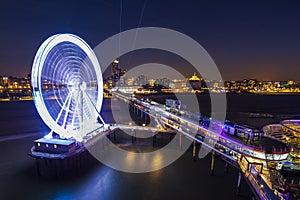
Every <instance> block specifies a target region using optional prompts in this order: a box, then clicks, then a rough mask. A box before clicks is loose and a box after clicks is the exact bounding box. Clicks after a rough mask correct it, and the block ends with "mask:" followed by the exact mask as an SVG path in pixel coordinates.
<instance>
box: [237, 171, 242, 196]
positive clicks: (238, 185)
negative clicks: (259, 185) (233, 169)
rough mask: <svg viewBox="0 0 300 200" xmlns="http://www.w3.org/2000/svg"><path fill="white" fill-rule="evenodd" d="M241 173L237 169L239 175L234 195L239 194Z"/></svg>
mask: <svg viewBox="0 0 300 200" xmlns="http://www.w3.org/2000/svg"><path fill="white" fill-rule="evenodd" d="M241 183H242V173H241V171H239V177H238V182H237V186H236V195H240V192H241V186H242V184H241Z"/></svg>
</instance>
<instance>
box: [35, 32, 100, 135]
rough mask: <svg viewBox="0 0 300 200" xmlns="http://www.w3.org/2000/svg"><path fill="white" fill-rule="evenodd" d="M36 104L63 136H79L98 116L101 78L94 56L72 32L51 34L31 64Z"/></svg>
mask: <svg viewBox="0 0 300 200" xmlns="http://www.w3.org/2000/svg"><path fill="white" fill-rule="evenodd" d="M31 76H32V77H31V79H32V87H33V97H34V100H35V105H36V108H37V110H38V113H39V115H40V116H41V118H42V119H43V121H44V122H45V123H46V124H47V125H48V127H49V128H50V129H51V132H50V133H53V132H54V133H56V134H58V135H59V136H60V137H63V138H71V137H73V138H76V139H82V137H83V136H84V135H85V134H86V133H87V132H88V130H90V129H91V128H92V127H93V126H96V124H97V121H98V119H100V120H101V121H102V123H103V124H104V121H103V119H102V117H101V116H100V109H101V106H102V100H103V80H102V73H101V69H100V65H99V63H98V60H97V57H96V55H95V54H94V52H93V50H92V49H91V48H90V47H89V45H88V44H87V43H86V42H85V41H83V40H82V39H81V38H79V37H78V36H76V35H73V34H57V35H54V36H51V37H50V38H48V39H47V40H46V41H44V42H43V44H42V45H41V46H40V48H39V49H38V51H37V54H36V56H35V59H34V62H33V66H32V75H31Z"/></svg>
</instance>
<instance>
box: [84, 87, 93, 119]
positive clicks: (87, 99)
mask: <svg viewBox="0 0 300 200" xmlns="http://www.w3.org/2000/svg"><path fill="white" fill-rule="evenodd" d="M83 95H84V99H85V102H86V105H87V108H88V110H89V113H91V115H92V116H94V114H93V113H95V110H94V107H93V105H92V104H91V102H90V99H89V97H88V96H87V93H86V92H83Z"/></svg>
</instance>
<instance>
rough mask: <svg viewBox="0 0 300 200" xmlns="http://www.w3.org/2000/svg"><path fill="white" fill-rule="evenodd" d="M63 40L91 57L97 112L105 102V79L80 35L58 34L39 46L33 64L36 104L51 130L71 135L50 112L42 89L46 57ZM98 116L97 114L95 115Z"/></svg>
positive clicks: (95, 58) (91, 51) (33, 85)
mask: <svg viewBox="0 0 300 200" xmlns="http://www.w3.org/2000/svg"><path fill="white" fill-rule="evenodd" d="M63 42H70V43H72V44H74V45H76V46H78V47H79V48H80V50H82V51H83V52H84V53H85V54H86V56H87V57H88V58H89V59H90V61H91V63H92V68H93V70H94V71H95V73H96V74H95V77H96V81H97V88H98V90H97V93H98V94H97V95H96V96H97V98H96V103H95V108H96V109H97V113H100V109H101V106H102V102H103V96H102V91H101V90H102V89H103V79H102V73H101V68H100V64H99V62H98V60H97V57H96V55H95V54H94V52H93V50H92V49H91V47H90V46H89V45H88V44H87V43H86V42H85V41H84V40H83V39H81V38H80V37H78V36H76V35H74V34H69V33H65V34H56V35H53V36H51V37H49V38H48V39H46V40H45V41H44V42H43V43H42V45H41V46H40V47H39V49H38V51H37V53H36V56H35V58H34V62H33V66H32V88H33V96H34V101H35V105H36V108H37V111H38V113H39V115H40V116H41V118H42V120H43V121H44V122H45V124H46V125H47V126H48V127H49V128H50V129H51V131H53V132H56V133H57V134H59V135H61V136H64V137H66V136H71V135H70V134H71V132H70V131H69V130H68V129H66V128H63V127H62V126H60V125H59V124H58V123H57V122H56V121H55V120H54V119H53V117H52V116H51V114H50V113H49V111H48V109H47V106H46V105H45V99H44V97H43V93H42V91H41V87H42V71H43V68H44V65H45V61H46V58H47V56H48V54H49V52H50V51H51V50H52V49H53V48H54V47H56V46H57V45H59V44H61V43H63ZM95 117H96V116H95Z"/></svg>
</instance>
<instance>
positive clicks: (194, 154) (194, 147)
mask: <svg viewBox="0 0 300 200" xmlns="http://www.w3.org/2000/svg"><path fill="white" fill-rule="evenodd" d="M193 160H194V161H196V141H195V140H194V141H193Z"/></svg>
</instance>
